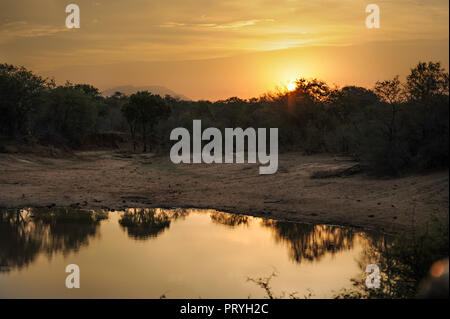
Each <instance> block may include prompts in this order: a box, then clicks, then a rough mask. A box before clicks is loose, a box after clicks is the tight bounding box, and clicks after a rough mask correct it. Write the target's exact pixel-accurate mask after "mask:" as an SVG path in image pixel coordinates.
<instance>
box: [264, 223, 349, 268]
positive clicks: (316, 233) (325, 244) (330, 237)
mask: <svg viewBox="0 0 450 319" xmlns="http://www.w3.org/2000/svg"><path fill="white" fill-rule="evenodd" d="M262 224H263V225H264V226H266V227H269V228H271V229H272V230H273V233H274V235H275V240H276V241H277V242H283V243H285V244H286V245H287V246H288V247H289V256H290V258H291V259H292V260H294V261H296V262H298V263H300V262H302V261H305V260H306V261H314V260H318V259H320V258H321V257H323V256H324V255H325V254H327V253H331V254H335V253H337V252H338V251H341V250H346V249H351V248H352V247H353V244H354V237H355V233H354V232H353V231H352V230H351V229H345V228H340V227H333V226H328V225H309V224H299V223H289V222H280V221H275V220H265V221H263V222H262Z"/></svg>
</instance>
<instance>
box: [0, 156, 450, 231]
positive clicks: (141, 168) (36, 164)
mask: <svg viewBox="0 0 450 319" xmlns="http://www.w3.org/2000/svg"><path fill="white" fill-rule="evenodd" d="M75 155H76V156H74V157H70V158H58V159H56V158H47V157H39V156H36V155H28V154H0V164H1V165H0V167H2V168H1V169H0V207H5V208H24V207H49V206H50V207H56V206H57V207H72V208H80V209H114V210H120V209H123V208H132V207H133V208H134V207H140V208H175V207H176V208H197V209H215V210H218V211H222V212H227V213H233V214H244V215H249V216H255V217H262V218H269V219H275V220H281V221H292V222H300V223H311V224H328V225H335V226H341V227H352V228H355V229H361V230H364V231H365V230H367V231H376V232H380V233H387V234H394V233H398V232H401V231H404V230H407V229H409V228H410V227H411V225H417V224H420V223H422V222H425V221H426V220H428V219H429V218H431V216H433V215H437V216H445V214H448V203H449V201H448V170H445V171H439V172H433V173H429V174H426V175H417V174H416V175H410V176H405V177H400V178H395V179H394V178H392V179H377V178H373V177H369V176H367V175H365V174H363V173H361V174H356V175H352V176H346V177H331V178H324V179H311V178H310V176H311V175H312V174H313V173H314V172H317V171H329V170H335V169H345V168H347V167H351V166H354V165H355V162H353V161H351V160H350V159H348V158H345V157H336V156H330V155H326V154H321V155H312V156H304V155H301V154H300V153H281V154H280V165H279V170H278V173H277V174H274V175H259V174H258V170H257V166H256V165H255V164H233V165H224V164H211V165H208V164H178V165H176V164H173V163H171V162H170V159H169V158H168V157H161V156H153V155H152V154H127V153H122V152H114V151H89V152H78V153H76V154H75Z"/></svg>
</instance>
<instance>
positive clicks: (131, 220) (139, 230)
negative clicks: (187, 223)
mask: <svg viewBox="0 0 450 319" xmlns="http://www.w3.org/2000/svg"><path fill="white" fill-rule="evenodd" d="M188 214H189V213H188V212H187V211H186V210H184V209H161V208H146V209H139V208H130V209H127V210H126V211H125V212H124V213H123V215H122V216H121V218H120V220H119V224H120V225H121V226H122V227H123V228H124V229H126V230H127V233H128V236H130V237H132V238H134V239H137V240H145V239H148V238H152V237H157V236H158V235H160V234H161V233H162V232H164V230H165V229H166V228H169V227H170V222H171V221H172V220H176V219H179V218H184V217H186V216H187V215H188Z"/></svg>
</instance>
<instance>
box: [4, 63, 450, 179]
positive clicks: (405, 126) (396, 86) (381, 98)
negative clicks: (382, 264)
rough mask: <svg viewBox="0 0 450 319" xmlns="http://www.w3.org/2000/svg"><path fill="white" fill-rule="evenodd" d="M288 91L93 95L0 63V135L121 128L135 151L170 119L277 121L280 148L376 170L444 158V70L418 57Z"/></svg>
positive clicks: (43, 136) (158, 142) (75, 141)
mask: <svg viewBox="0 0 450 319" xmlns="http://www.w3.org/2000/svg"><path fill="white" fill-rule="evenodd" d="M296 85H297V86H296V89H295V90H294V91H291V92H280V93H270V94H266V95H264V96H261V97H259V98H252V99H247V100H243V99H239V98H236V97H232V98H229V99H227V100H220V101H216V102H210V101H184V100H179V99H174V98H172V97H170V96H166V97H160V96H158V95H152V94H151V93H149V92H138V93H136V94H132V95H131V96H126V95H123V94H121V93H120V92H117V93H115V94H114V95H112V96H109V97H103V96H102V95H101V94H100V92H99V90H98V89H97V88H95V87H93V86H90V85H86V84H77V85H74V84H71V83H66V84H65V85H63V86H56V85H55V83H54V81H52V80H49V79H45V78H42V77H40V76H38V75H36V74H34V73H33V72H31V71H28V70H26V69H25V68H22V67H15V66H12V65H7V64H2V65H0V135H1V136H3V137H4V139H5V138H6V139H9V140H13V139H19V138H21V139H26V140H28V141H34V142H46V143H60V144H64V145H70V146H71V147H74V148H76V147H79V146H80V145H82V144H83V141H84V139H85V138H86V136H88V135H89V134H96V133H102V132H112V131H116V132H127V133H129V134H130V136H131V138H132V141H133V149H134V150H135V151H138V150H139V151H144V152H145V151H149V150H152V151H156V150H166V149H168V148H169V147H170V146H171V144H172V143H171V141H170V140H169V135H170V132H171V130H172V129H173V128H176V127H185V128H188V129H190V128H191V127H192V120H193V119H201V120H202V126H203V127H204V128H206V127H211V126H212V127H217V128H219V129H222V130H223V129H224V128H226V127H232V128H236V127H242V128H247V127H255V128H257V127H266V128H269V127H277V128H279V147H280V150H282V151H293V150H295V151H303V152H305V153H306V154H313V153H318V152H332V153H340V154H348V155H350V156H352V157H354V158H355V159H357V160H359V161H361V163H363V164H364V165H365V166H366V167H367V168H369V169H372V170H373V171H375V172H377V173H380V174H399V173H402V172H406V171H410V170H415V171H417V170H426V169H433V168H442V167H448V145H449V144H448V137H449V132H448V126H449V74H448V72H446V71H445V70H444V69H443V68H442V67H441V65H440V63H439V62H436V63H434V62H428V63H423V62H420V63H419V64H418V65H417V66H416V67H414V68H413V69H412V70H411V72H410V74H409V75H408V76H407V77H406V81H405V82H404V83H402V82H401V81H400V80H399V77H394V78H393V79H391V80H386V81H382V82H377V83H376V84H375V86H374V88H373V89H370V90H369V89H366V88H362V87H357V86H347V87H343V88H336V87H330V86H329V85H327V84H326V83H325V82H322V81H319V80H305V79H299V80H297V82H296Z"/></svg>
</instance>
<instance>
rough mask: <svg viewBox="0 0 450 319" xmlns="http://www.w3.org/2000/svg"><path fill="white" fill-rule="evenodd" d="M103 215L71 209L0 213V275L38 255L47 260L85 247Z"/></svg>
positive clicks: (94, 233) (21, 210)
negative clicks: (43, 255) (43, 256)
mask: <svg viewBox="0 0 450 319" xmlns="http://www.w3.org/2000/svg"><path fill="white" fill-rule="evenodd" d="M106 218H107V214H106V213H105V212H93V211H82V210H74V209H52V210H48V209H40V208H30V209H15V210H5V211H0V272H1V271H3V272H4V271H10V270H11V269H14V268H18V269H21V268H23V267H26V266H28V265H29V264H30V263H32V262H33V261H34V260H35V258H36V256H37V255H39V254H40V253H44V254H46V255H47V256H48V257H49V258H51V257H52V255H53V254H55V253H62V254H63V255H67V254H68V253H69V252H72V251H75V252H76V251H78V250H79V249H80V247H82V246H87V245H88V244H89V239H90V238H93V237H96V236H97V235H98V232H97V230H98V226H99V224H100V221H101V220H103V219H106Z"/></svg>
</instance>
